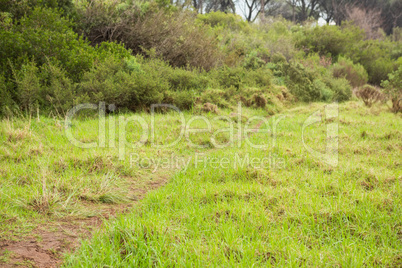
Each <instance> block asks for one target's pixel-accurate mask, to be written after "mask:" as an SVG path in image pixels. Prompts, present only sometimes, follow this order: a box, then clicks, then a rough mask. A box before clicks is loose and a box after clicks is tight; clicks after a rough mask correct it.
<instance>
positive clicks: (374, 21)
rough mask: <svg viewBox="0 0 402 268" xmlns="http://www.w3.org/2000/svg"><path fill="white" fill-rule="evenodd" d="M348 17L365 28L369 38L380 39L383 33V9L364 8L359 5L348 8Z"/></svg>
mask: <svg viewBox="0 0 402 268" xmlns="http://www.w3.org/2000/svg"><path fill="white" fill-rule="evenodd" d="M345 12H346V19H347V20H350V21H353V22H354V23H355V24H356V25H357V26H359V27H360V28H361V29H363V30H364V32H365V33H366V36H367V39H379V38H381V37H382V36H383V34H382V33H381V26H382V18H381V11H380V10H378V11H375V10H371V9H363V8H359V7H357V6H354V7H351V6H348V8H346V11H345Z"/></svg>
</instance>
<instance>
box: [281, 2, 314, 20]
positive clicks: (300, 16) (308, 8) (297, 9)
mask: <svg viewBox="0 0 402 268" xmlns="http://www.w3.org/2000/svg"><path fill="white" fill-rule="evenodd" d="M286 3H287V4H288V5H289V6H290V7H291V8H292V17H293V18H292V20H293V21H298V22H302V21H306V20H307V19H308V18H310V17H314V18H318V16H319V10H318V7H319V0H286Z"/></svg>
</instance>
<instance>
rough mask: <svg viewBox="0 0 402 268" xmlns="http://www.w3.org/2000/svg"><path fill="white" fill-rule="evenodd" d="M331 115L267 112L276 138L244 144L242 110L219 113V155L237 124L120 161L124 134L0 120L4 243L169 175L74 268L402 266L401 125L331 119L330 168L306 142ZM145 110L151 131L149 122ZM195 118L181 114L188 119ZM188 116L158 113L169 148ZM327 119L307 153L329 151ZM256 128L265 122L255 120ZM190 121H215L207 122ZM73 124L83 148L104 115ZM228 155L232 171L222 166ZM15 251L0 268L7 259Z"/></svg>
mask: <svg viewBox="0 0 402 268" xmlns="http://www.w3.org/2000/svg"><path fill="white" fill-rule="evenodd" d="M323 107H324V104H311V105H304V106H299V107H296V108H293V109H290V110H288V111H286V112H284V115H285V117H284V118H282V119H281V120H280V121H279V123H277V124H275V123H274V120H278V118H279V116H278V115H277V116H274V117H270V118H269V119H267V120H268V126H266V125H265V124H262V125H261V126H260V129H261V130H264V129H269V130H271V131H270V132H267V133H249V134H247V135H246V134H244V131H242V134H243V137H242V139H241V146H240V147H239V146H238V141H239V140H238V139H237V137H238V136H237V135H238V134H239V129H238V125H237V123H236V121H238V119H237V116H236V115H233V114H231V113H232V112H235V111H234V110H231V111H230V110H223V111H221V114H220V115H228V116H230V117H231V118H232V119H233V121H234V122H233V129H234V130H233V134H234V144H233V146H229V147H226V148H220V149H219V148H214V147H213V146H212V144H213V142H212V141H211V136H212V133H213V132H215V131H216V130H218V129H222V128H224V127H228V126H229V124H228V122H227V120H225V119H222V118H221V119H216V120H214V119H213V118H214V117H215V116H216V115H214V114H203V116H206V118H207V119H209V120H210V122H211V125H212V126H211V131H209V132H207V133H192V134H190V135H189V138H190V139H191V140H192V142H193V143H195V144H198V145H205V148H194V147H192V146H190V145H189V143H188V142H187V141H186V139H182V140H181V141H180V142H179V143H177V144H176V145H175V146H174V147H170V148H155V147H152V146H151V144H150V140H149V139H148V140H143V143H144V145H143V146H141V147H140V148H136V149H132V148H130V147H129V146H126V147H125V152H124V155H123V161H120V160H119V148H118V143H119V131H118V130H119V129H118V128H116V133H115V134H116V135H115V137H114V138H111V133H110V132H109V131H107V133H106V136H105V138H106V139H105V141H106V145H105V148H92V149H81V148H78V147H75V146H72V145H71V143H70V142H69V141H68V140H67V138H66V136H65V129H64V125H63V122H59V121H57V120H55V119H51V118H46V117H41V118H40V120H39V121H38V120H37V119H32V120H26V119H14V120H12V121H11V120H3V121H2V122H1V123H0V126H1V127H0V129H1V132H0V138H1V141H2V142H1V145H0V146H1V147H0V149H1V150H0V152H1V158H0V174H1V183H0V211H1V212H0V213H1V217H0V236H1V237H2V238H3V239H23V237H24V236H25V235H27V234H29V233H30V231H31V230H33V229H35V228H37V226H38V225H41V224H49V223H51V222H57V221H58V220H60V219H65V218H68V217H77V218H85V217H91V216H95V215H100V214H101V213H102V211H104V210H107V209H108V208H109V207H110V206H119V204H123V205H124V204H130V203H132V202H133V200H137V199H138V197H139V196H140V193H143V192H146V191H148V190H150V189H153V188H152V187H151V186H150V185H152V183H153V181H155V180H156V178H157V177H159V176H164V177H167V178H169V177H171V179H170V181H169V183H168V184H167V185H165V186H163V187H162V188H159V189H158V190H156V191H151V192H150V193H148V195H147V196H146V197H145V199H144V200H142V201H141V202H139V203H138V204H137V205H135V206H134V207H133V208H132V209H131V211H130V212H129V213H126V214H123V215H120V216H118V218H116V219H111V220H109V221H107V222H105V224H104V225H103V226H102V228H101V229H100V230H99V231H97V232H95V234H94V236H93V237H92V238H91V239H89V240H84V241H83V242H82V246H81V247H80V248H79V249H78V250H77V251H76V252H74V253H71V254H68V255H66V257H65V262H64V265H65V267H138V266H141V267H145V266H147V267H148V266H158V267H167V266H196V267H200V266H219V267H222V266H224V267H228V266H238V267H250V266H256V267H259V266H263V267H267V266H268V267H269V266H274V267H277V266H284V267H289V266H290V267H294V266H309V267H311V266H314V267H316V266H319V267H323V266H330V267H332V266H342V267H360V266H367V267H372V266H378V267H398V266H401V265H402V263H401V259H402V253H401V252H402V241H401V239H402V213H401V212H402V206H401V203H402V198H401V197H402V188H401V183H402V168H401V166H402V158H401V153H402V121H401V116H400V115H395V114H392V113H390V112H389V111H388V110H387V109H386V108H385V107H381V106H374V107H372V108H366V107H364V106H363V105H362V104H361V103H359V102H348V103H345V104H342V105H340V109H339V118H337V119H336V120H334V121H332V120H327V121H326V123H338V124H339V138H338V139H339V164H338V166H337V167H331V166H328V165H327V164H325V163H323V162H320V161H318V160H317V159H315V158H314V157H313V156H312V155H311V154H309V153H308V152H307V151H306V149H305V147H304V146H303V144H302V125H303V123H304V122H305V120H306V119H307V118H308V117H309V116H310V115H311V114H312V113H313V112H315V111H317V110H323ZM139 115H140V116H141V117H143V118H144V120H145V122H146V123H147V124H150V122H151V116H150V115H149V114H146V113H141V114H139ZM243 115H244V117H243V118H241V120H242V121H243V127H244V123H245V121H246V120H247V119H248V118H251V117H252V116H254V115H259V116H266V111H264V110H252V109H247V108H243ZM123 116H125V118H128V117H129V116H132V115H130V114H126V115H123ZM192 116H193V115H192V114H191V113H185V114H184V117H185V119H186V122H188V120H189V119H190V118H191V117H192ZM179 119H180V118H179V117H178V116H177V114H175V113H167V114H157V116H156V118H155V121H156V122H157V124H156V125H157V129H156V133H155V137H156V142H157V144H159V145H162V144H168V143H170V142H172V141H173V140H174V139H175V138H176V137H177V136H178V135H179V133H180V120H179ZM110 120H112V121H110ZM113 120H114V122H115V123H116V124H117V123H118V122H119V118H118V116H110V117H107V118H106V129H108V128H109V124H113V123H112V122H113ZM326 123H324V122H321V123H317V124H315V125H313V126H311V127H309V128H307V130H306V133H305V135H304V138H305V142H306V145H307V146H309V147H311V148H313V149H315V150H318V151H321V152H322V151H324V150H325V142H326V139H327V137H326V129H327V124H326ZM256 125H258V120H256V121H253V122H252V123H251V124H250V126H256ZM273 125H277V131H276V133H275V135H274V133H273V132H272V126H273ZM191 126H192V127H193V128H205V127H206V126H207V124H206V123H205V122H204V121H201V120H198V121H194V122H193V124H192V125H191ZM70 129H71V130H72V133H73V135H74V137H76V138H77V139H79V140H81V141H83V142H92V141H98V120H97V119H96V118H93V117H88V118H84V117H83V118H80V119H77V120H73V122H72V125H71V126H70ZM243 130H244V129H243ZM125 136H126V138H127V140H128V141H131V142H132V143H134V142H135V141H138V140H140V137H141V128H139V125H138V124H135V123H129V124H128V125H127V127H126V135H125ZM245 136H248V137H249V141H250V142H251V143H253V144H268V145H269V146H268V147H267V148H265V149H256V148H253V147H252V146H250V145H249V143H247V142H246V139H245ZM275 137H276V139H274V138H275ZM112 141H114V143H115V147H114V148H111V147H110V145H111V144H113V142H112ZM228 141H230V135H229V133H227V132H226V133H219V134H217V135H216V142H217V143H218V144H221V145H222V144H224V143H226V142H228ZM274 141H275V143H274ZM273 144H275V147H273V146H272V145H273ZM133 154H135V156H136V157H138V158H139V159H156V160H158V159H159V160H166V161H167V160H171V159H172V156H173V157H176V158H173V159H179V160H178V162H177V163H178V164H177V163H176V162H175V165H173V166H172V165H169V166H168V168H167V166H166V167H165V168H163V167H162V166H161V165H160V166H159V168H157V166H156V164H155V163H156V162H154V163H152V162H149V161H148V162H144V163H143V165H142V166H139V165H136V164H134V165H132V164H133V163H130V160H131V161H132V159H131V158H130V155H131V156H132V155H133ZM239 157H240V159H241V160H242V161H243V160H244V159H246V158H247V157H248V159H249V160H250V162H249V164H247V163H246V164H244V165H242V164H241V163H239V162H236V161H238V158H239ZM196 158H198V160H199V159H203V161H204V160H207V162H205V161H204V162H200V161H198V162H197V161H196ZM254 158H255V159H256V160H258V159H264V158H265V160H266V162H265V165H263V166H262V168H257V167H256V166H258V161H257V162H255V163H254V165H253V162H252V161H253V159H254ZM222 159H225V161H224V164H222V166H218V165H217V161H218V160H222ZM187 161H189V162H188V163H189V164H188V166H187ZM270 161H271V162H270ZM225 163H226V164H225ZM235 163H236V166H234V165H235ZM173 174H174V175H173ZM39 239H40V238H39ZM7 256H8V255H3V257H2V258H1V259H0V262H3V263H4V262H7V259H8V258H9V257H7Z"/></svg>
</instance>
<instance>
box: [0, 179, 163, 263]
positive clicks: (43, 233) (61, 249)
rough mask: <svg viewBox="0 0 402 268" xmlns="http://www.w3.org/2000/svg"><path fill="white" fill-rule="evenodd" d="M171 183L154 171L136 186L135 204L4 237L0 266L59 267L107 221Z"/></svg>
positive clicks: (53, 221)
mask: <svg viewBox="0 0 402 268" xmlns="http://www.w3.org/2000/svg"><path fill="white" fill-rule="evenodd" d="M167 182H168V179H167V177H166V176H161V175H158V174H153V176H152V180H148V181H147V182H146V183H145V184H144V185H141V187H140V188H136V186H135V185H133V187H132V189H131V191H130V195H132V196H133V195H135V196H136V197H137V198H136V200H135V201H133V202H132V203H131V204H127V203H125V204H115V205H103V206H102V208H101V209H102V213H101V215H99V216H95V217H91V218H78V217H75V218H73V217H66V218H59V219H51V220H50V221H49V223H48V224H46V225H40V226H38V227H37V228H36V229H35V230H34V231H33V232H32V234H31V235H29V236H27V237H24V238H23V239H21V240H20V241H11V240H0V256H3V258H5V259H7V262H6V263H0V267H5V268H9V267H38V268H49V267H52V268H53V267H59V266H60V265H61V263H62V257H63V254H64V253H67V252H71V251H73V250H74V249H76V248H77V247H79V245H80V240H81V239H85V238H90V237H91V234H92V232H93V231H95V230H97V229H99V228H100V227H101V225H102V223H103V222H104V221H105V220H109V219H111V218H113V217H115V216H116V215H118V214H121V213H125V212H127V211H129V209H130V208H131V207H132V206H133V205H135V204H136V203H137V202H138V201H139V200H141V199H143V198H144V197H145V195H146V194H147V193H148V192H149V191H153V190H155V189H157V188H159V187H161V186H163V185H164V184H166V183H167Z"/></svg>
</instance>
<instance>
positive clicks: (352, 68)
mask: <svg viewBox="0 0 402 268" xmlns="http://www.w3.org/2000/svg"><path fill="white" fill-rule="evenodd" d="M332 72H333V75H334V77H337V78H346V79H347V80H348V81H349V83H350V85H351V86H352V87H354V88H355V87H359V86H362V85H364V84H366V83H367V81H368V74H367V72H366V70H365V69H364V67H363V66H361V65H360V64H354V63H353V62H352V61H351V60H350V59H348V58H343V57H339V59H338V62H337V63H336V64H334V66H333V67H332Z"/></svg>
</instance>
